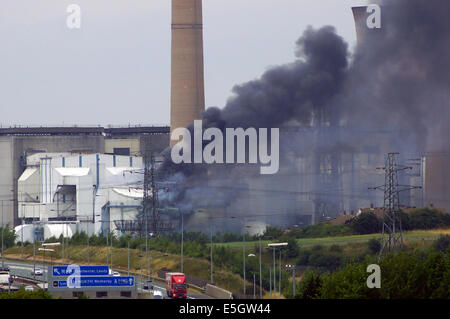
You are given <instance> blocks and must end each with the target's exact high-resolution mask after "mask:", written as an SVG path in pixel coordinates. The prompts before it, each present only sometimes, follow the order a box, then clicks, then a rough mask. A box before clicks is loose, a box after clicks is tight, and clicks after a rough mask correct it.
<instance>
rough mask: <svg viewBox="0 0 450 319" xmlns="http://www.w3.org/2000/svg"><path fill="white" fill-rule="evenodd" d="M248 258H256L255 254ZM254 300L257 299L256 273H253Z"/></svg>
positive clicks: (249, 255)
mask: <svg viewBox="0 0 450 319" xmlns="http://www.w3.org/2000/svg"><path fill="white" fill-rule="evenodd" d="M248 257H255V254H248ZM253 299H256V281H255V272H253Z"/></svg>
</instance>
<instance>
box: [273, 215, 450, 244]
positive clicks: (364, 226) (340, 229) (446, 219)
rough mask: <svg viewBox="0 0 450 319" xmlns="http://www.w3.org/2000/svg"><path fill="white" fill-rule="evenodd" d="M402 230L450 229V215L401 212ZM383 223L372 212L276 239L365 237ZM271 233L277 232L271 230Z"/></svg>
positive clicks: (326, 223)
mask: <svg viewBox="0 0 450 319" xmlns="http://www.w3.org/2000/svg"><path fill="white" fill-rule="evenodd" d="M400 216H401V221H402V229H403V230H416V229H435V228H446V227H450V214H448V213H444V212H441V211H439V210H437V209H433V208H421V209H416V210H414V211H411V212H408V213H405V212H401V215H400ZM382 224H383V221H382V219H380V218H378V217H377V216H376V215H375V214H374V213H373V212H364V213H361V214H359V215H357V216H355V217H354V218H352V219H350V220H349V221H347V223H345V224H343V225H333V224H332V223H330V222H322V223H317V224H315V225H311V226H306V227H303V228H300V229H295V230H292V231H290V232H282V231H281V235H279V236H278V237H275V238H278V239H280V240H282V241H287V240H289V239H293V238H318V237H335V236H344V235H365V234H373V233H379V232H381V228H382ZM271 233H274V234H276V233H277V232H276V231H274V230H271ZM278 234H279V232H278Z"/></svg>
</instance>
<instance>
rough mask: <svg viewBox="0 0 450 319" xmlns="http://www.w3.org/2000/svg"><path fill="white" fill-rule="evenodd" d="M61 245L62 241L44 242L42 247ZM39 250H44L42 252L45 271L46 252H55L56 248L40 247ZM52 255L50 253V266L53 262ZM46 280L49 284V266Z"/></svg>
mask: <svg viewBox="0 0 450 319" xmlns="http://www.w3.org/2000/svg"><path fill="white" fill-rule="evenodd" d="M59 245H61V243H59V242H58V243H44V244H42V247H49V246H59ZM39 250H40V251H42V253H43V257H42V266H43V267H42V268H44V272H45V252H46V251H48V252H51V253H53V252H54V251H55V250H54V249H51V248H39ZM52 257H53V255H50V267H51V265H52V262H53V260H52ZM46 282H47V285H48V268H47V275H46ZM47 287H48V286H47Z"/></svg>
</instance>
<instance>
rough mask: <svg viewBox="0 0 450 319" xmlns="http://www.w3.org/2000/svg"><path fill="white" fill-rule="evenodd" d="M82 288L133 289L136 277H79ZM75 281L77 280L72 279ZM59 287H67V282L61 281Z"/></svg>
mask: <svg viewBox="0 0 450 319" xmlns="http://www.w3.org/2000/svg"><path fill="white" fill-rule="evenodd" d="M78 278H79V279H80V281H79V283H78V284H79V285H80V287H133V286H134V277H132V276H130V277H127V276H124V277H119V276H117V277H78ZM72 280H75V278H72ZM58 287H60V288H65V287H67V281H66V280H59V281H58Z"/></svg>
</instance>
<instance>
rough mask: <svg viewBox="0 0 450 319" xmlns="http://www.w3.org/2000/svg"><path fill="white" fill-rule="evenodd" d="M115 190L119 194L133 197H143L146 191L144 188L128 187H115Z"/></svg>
mask: <svg viewBox="0 0 450 319" xmlns="http://www.w3.org/2000/svg"><path fill="white" fill-rule="evenodd" d="M113 190H114V192H116V193H117V194H119V195H122V196H126V197H133V198H142V197H144V192H143V190H142V189H137V188H132V187H127V188H113Z"/></svg>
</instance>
